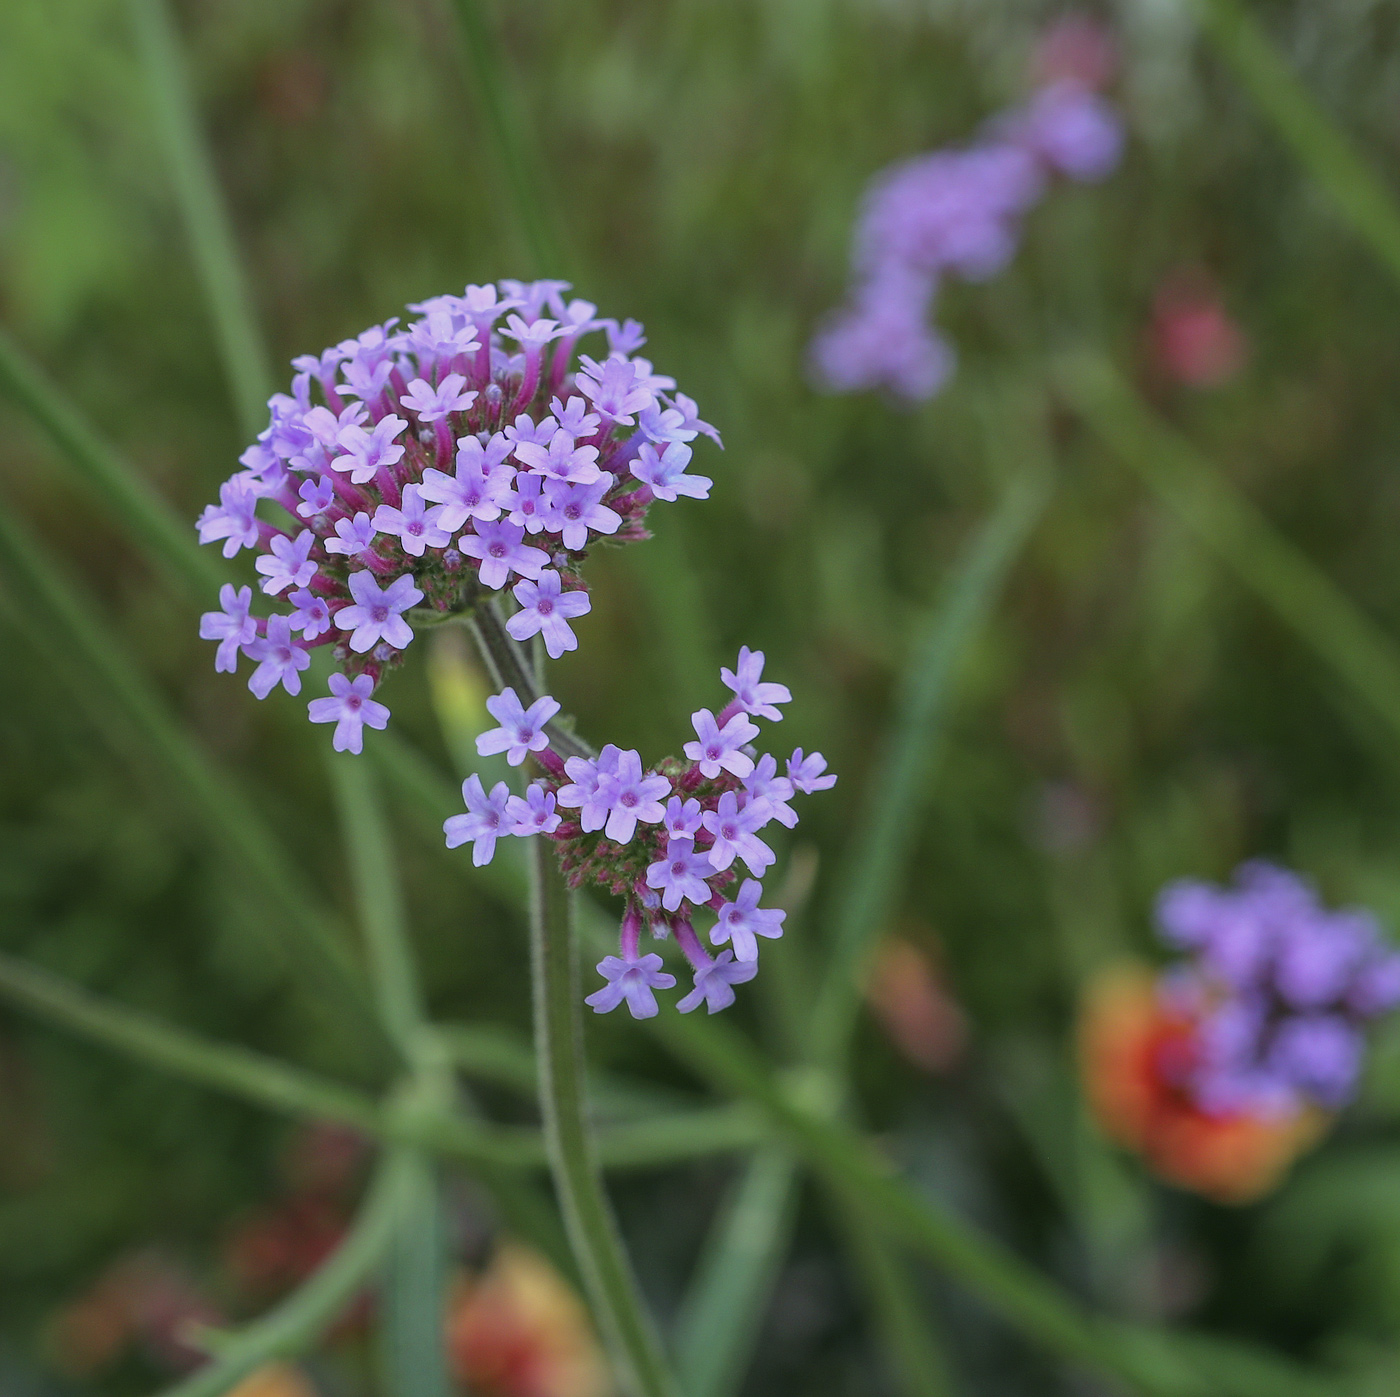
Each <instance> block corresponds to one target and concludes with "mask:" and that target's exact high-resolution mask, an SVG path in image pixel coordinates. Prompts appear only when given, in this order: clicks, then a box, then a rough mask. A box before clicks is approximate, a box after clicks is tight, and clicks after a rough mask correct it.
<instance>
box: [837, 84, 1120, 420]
mask: <svg viewBox="0 0 1400 1397" xmlns="http://www.w3.org/2000/svg"><path fill="white" fill-rule="evenodd" d="M1122 145H1123V133H1122V127H1121V125H1120V123H1119V121H1118V118H1117V116H1116V114H1115V113H1114V111H1113V109H1112V108H1111V107H1110V106H1109V105H1108V103H1107V102H1105V101H1104V100H1103V99H1102V98H1101V97H1099V96H1098V95H1097V94H1096V93H1095V92H1094V91H1093V90H1092V89H1091V88H1090V87H1088V86H1087V85H1086V84H1085V83H1083V82H1081V81H1076V80H1074V79H1073V78H1069V77H1060V78H1057V79H1056V80H1054V81H1052V82H1050V83H1048V84H1046V85H1045V86H1043V87H1042V88H1041V89H1040V90H1039V91H1038V92H1036V94H1035V95H1034V96H1033V97H1032V98H1031V100H1030V101H1029V102H1028V103H1027V104H1026V105H1025V106H1024V107H1022V108H1020V109H1018V110H1016V111H1013V112H1010V113H1007V114H1005V115H1003V116H1002V117H1000V118H999V119H997V120H996V121H994V122H993V123H991V125H990V126H989V127H988V129H987V132H986V134H985V135H984V136H983V137H982V139H980V140H979V141H978V142H976V143H975V144H973V145H970V146H967V147H964V148H960V149H951V150H938V151H933V152H932V153H930V154H928V155H921V156H917V157H915V158H914V159H912V160H906V161H902V162H901V163H899V164H897V165H894V166H892V167H891V168H890V169H888V170H885V171H884V172H883V173H881V174H880V175H878V176H877V177H876V179H875V180H874V182H873V184H872V185H871V187H870V189H869V190H868V192H867V193H866V196H865V204H864V208H863V209H862V211H861V215H860V218H859V221H858V222H857V225H856V236H855V249H854V253H853V257H852V262H853V265H854V271H855V287H854V289H853V292H852V294H851V297H850V300H849V302H848V304H847V305H846V307H845V308H844V309H842V310H841V311H840V312H838V313H837V315H836V316H835V317H833V319H832V320H831V321H830V322H829V323H828V324H827V326H826V327H825V328H824V329H823V330H822V331H821V333H820V334H818V336H817V338H816V340H815V341H814V343H813V345H812V359H813V364H814V367H815V370H816V375H817V377H818V379H819V380H820V381H821V382H822V383H823V384H824V385H825V386H826V387H827V388H829V389H830V390H831V391H833V392H837V393H852V392H859V391H862V390H864V389H870V388H880V387H886V388H889V389H892V390H893V391H894V392H896V393H898V394H900V395H901V396H903V397H905V398H910V399H915V400H918V399H923V398H930V397H932V396H933V395H934V394H935V393H936V392H938V390H939V389H940V388H941V387H942V386H943V384H944V382H946V380H947V379H948V377H949V375H950V374H951V373H952V371H953V366H954V362H955V358H956V356H955V353H954V350H953V348H952V346H951V345H950V344H949V343H948V342H947V340H946V339H944V338H943V337H942V336H941V335H939V334H938V333H937V331H935V330H933V329H932V328H930V326H929V323H928V317H929V313H930V310H931V308H932V306H933V304H934V301H935V299H936V297H937V294H938V287H939V284H940V282H941V281H942V279H943V278H944V277H945V276H958V277H962V278H963V279H964V280H967V281H983V280H985V279H987V278H988V277H991V276H994V275H995V274H996V273H997V272H999V271H1001V270H1002V268H1003V267H1005V266H1006V264H1007V263H1008V262H1009V261H1010V260H1011V258H1012V256H1013V255H1014V253H1015V251H1016V242H1017V237H1018V233H1019V225H1020V221H1021V219H1022V217H1023V216H1024V215H1025V213H1026V212H1027V211H1028V210H1029V209H1030V208H1031V206H1032V205H1033V204H1035V203H1036V201H1037V200H1038V199H1040V197H1041V196H1042V195H1043V194H1044V192H1045V189H1046V186H1047V183H1048V181H1049V177H1050V176H1051V175H1054V174H1060V175H1064V176H1067V177H1068V178H1070V179H1074V180H1080V181H1093V180H1100V179H1103V178H1104V177H1105V176H1106V175H1107V174H1108V173H1109V172H1110V171H1111V170H1112V169H1113V167H1114V166H1115V165H1116V164H1117V162H1118V157H1119V155H1120V153H1121V151H1122Z"/></svg>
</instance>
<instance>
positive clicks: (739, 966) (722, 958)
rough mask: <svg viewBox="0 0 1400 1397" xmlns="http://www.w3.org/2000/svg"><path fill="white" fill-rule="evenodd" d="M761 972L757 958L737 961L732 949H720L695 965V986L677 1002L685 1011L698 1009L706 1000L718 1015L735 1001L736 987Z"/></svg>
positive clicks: (683, 1012) (680, 1008) (678, 1007)
mask: <svg viewBox="0 0 1400 1397" xmlns="http://www.w3.org/2000/svg"><path fill="white" fill-rule="evenodd" d="M757 974H758V961H757V960H735V959H734V953H733V952H732V951H721V952H720V953H719V955H718V956H716V957H715V959H714V960H712V961H707V962H706V963H705V964H704V965H700V966H697V967H696V970H695V988H694V989H693V990H691V992H690V993H689V994H688V995H686V996H685V998H684V999H681V1000H679V1001H677V1003H676V1008H677V1009H679V1010H680V1012H681V1013H682V1014H688V1013H690V1011H691V1010H692V1009H698V1008H699V1007H700V1005H701V1002H702V1001H703V1003H704V1005H705V1008H706V1010H707V1011H708V1012H709V1013H711V1014H718V1013H719V1011H720V1010H721V1009H727V1008H729V1006H730V1005H731V1004H733V1003H734V986H735V985H742V984H744V983H745V982H746V981H749V980H752V979H753V977H754V976H755V975H757Z"/></svg>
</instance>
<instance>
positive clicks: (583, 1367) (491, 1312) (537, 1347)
mask: <svg viewBox="0 0 1400 1397" xmlns="http://www.w3.org/2000/svg"><path fill="white" fill-rule="evenodd" d="M447 1352H448V1359H449V1362H450V1364H451V1367H452V1372H453V1374H454V1376H455V1377H456V1378H457V1379H458V1380H459V1381H460V1382H461V1383H462V1384H463V1385H464V1386H465V1387H466V1388H467V1389H468V1391H470V1392H471V1393H473V1394H474V1397H605V1394H608V1393H610V1392H612V1391H613V1387H612V1383H611V1381H610V1380H609V1376H608V1371H607V1368H606V1366H605V1365H604V1362H603V1355H602V1352H601V1350H600V1349H599V1347H598V1343H597V1340H596V1339H595V1338H594V1337H593V1331H592V1329H591V1327H590V1325H589V1322H588V1316H587V1313H586V1312H585V1310H584V1307H583V1305H582V1303H581V1302H580V1300H579V1298H578V1296H577V1295H575V1294H574V1292H573V1291H572V1290H571V1289H570V1288H569V1286H568V1285H567V1284H566V1283H565V1281H564V1279H563V1278H562V1277H561V1276H560V1275H559V1273H558V1272H557V1271H556V1270H555V1269H554V1268H553V1267H552V1266H551V1265H550V1264H549V1262H548V1261H546V1260H545V1259H544V1258H543V1257H542V1256H539V1255H538V1254H537V1253H535V1252H533V1251H530V1250H529V1249H528V1248H526V1247H522V1246H520V1245H518V1244H516V1243H512V1242H506V1243H504V1244H502V1245H501V1246H499V1247H498V1248H497V1249H496V1254H495V1256H494V1258H493V1259H492V1261H491V1264H490V1266H489V1267H488V1268H487V1269H486V1271H485V1272H483V1273H482V1274H481V1275H480V1276H479V1277H476V1278H474V1279H468V1278H466V1277H463V1278H462V1279H461V1280H460V1281H459V1282H458V1284H457V1286H456V1288H455V1293H454V1294H453V1296H452V1298H451V1301H450V1304H449V1307H448V1318H447Z"/></svg>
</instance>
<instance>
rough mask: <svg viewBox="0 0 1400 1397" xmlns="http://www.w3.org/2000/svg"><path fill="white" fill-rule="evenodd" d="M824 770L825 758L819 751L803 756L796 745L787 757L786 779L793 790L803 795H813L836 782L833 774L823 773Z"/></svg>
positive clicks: (800, 749)
mask: <svg viewBox="0 0 1400 1397" xmlns="http://www.w3.org/2000/svg"><path fill="white" fill-rule="evenodd" d="M825 771H826V758H825V757H824V756H822V754H821V753H820V752H813V753H812V754H811V756H803V754H802V748H800V747H798V748H797V749H796V750H795V751H794V752H793V754H792V756H790V757H789V758H788V763H787V779H788V780H789V781H790V782H791V783H792V788H793V790H795V791H801V792H802V794H803V795H808V796H809V795H814V794H815V793H816V792H817V791H828V790H830V789H831V788H832V787H833V786H834V785H835V784H836V777H835V776H834V775H823V774H822V773H823V772H825Z"/></svg>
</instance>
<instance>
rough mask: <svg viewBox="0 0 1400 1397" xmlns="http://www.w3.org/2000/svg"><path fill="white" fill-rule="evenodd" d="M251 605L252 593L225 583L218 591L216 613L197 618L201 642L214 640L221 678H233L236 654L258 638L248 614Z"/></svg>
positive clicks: (212, 612) (254, 624) (217, 668)
mask: <svg viewBox="0 0 1400 1397" xmlns="http://www.w3.org/2000/svg"><path fill="white" fill-rule="evenodd" d="M252 605H253V589H252V588H251V587H240V588H238V590H237V591H235V590H234V588H233V584H232V583H229V582H225V583H224V585H223V586H222V587H220V588H219V607H220V609H219V610H218V611H206V612H205V613H204V615H203V616H201V617H200V618H199V637H200V639H201V640H217V641H218V642H219V648H218V650H217V651H215V653H214V668H215V670H217V671H218V672H219V673H220V674H232V673H233V672H234V671H235V670H236V669H237V668H238V652H239V651H240V650H244V649H246V648H247V647H248V646H249V645H251V644H252V643H253V642H254V641H255V640H256V639H257V638H258V623H257V622H256V621H255V620H254V619H253V618H252V617H251V616H250V615H249V614H248V613H249V611H250V610H251V609H252Z"/></svg>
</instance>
